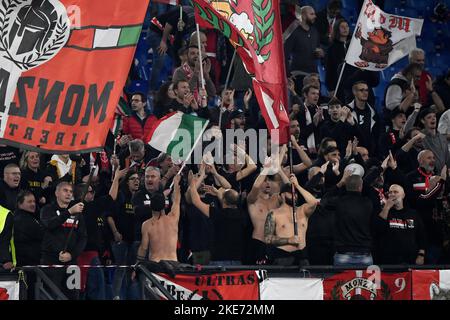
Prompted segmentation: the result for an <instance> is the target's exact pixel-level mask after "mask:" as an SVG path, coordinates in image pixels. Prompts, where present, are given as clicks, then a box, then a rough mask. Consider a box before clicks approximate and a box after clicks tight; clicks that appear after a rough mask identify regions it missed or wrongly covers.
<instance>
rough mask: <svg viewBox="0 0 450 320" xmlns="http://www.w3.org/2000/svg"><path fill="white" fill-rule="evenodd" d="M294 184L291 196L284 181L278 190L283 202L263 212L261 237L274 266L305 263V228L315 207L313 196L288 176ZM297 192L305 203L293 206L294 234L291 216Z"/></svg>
mask: <svg viewBox="0 0 450 320" xmlns="http://www.w3.org/2000/svg"><path fill="white" fill-rule="evenodd" d="M290 181H291V183H292V184H293V185H294V187H295V194H294V198H292V189H291V188H292V187H291V185H289V184H285V185H284V186H283V187H282V188H281V191H280V195H281V198H282V200H283V204H282V205H281V207H279V208H278V209H275V210H272V211H270V212H269V213H268V214H267V218H266V223H265V225H264V238H265V241H266V243H267V245H268V246H267V250H268V256H269V260H271V261H272V262H273V264H275V265H284V266H291V265H300V266H305V265H309V261H308V256H307V253H306V250H305V249H306V231H307V229H308V219H309V217H310V216H311V215H312V214H313V213H314V211H315V210H316V206H317V204H318V202H317V199H316V198H315V197H314V196H313V195H312V194H311V193H309V192H308V191H306V190H305V189H303V188H302V187H301V186H300V184H299V183H298V181H297V178H296V177H295V175H293V174H292V175H291V177H290ZM297 192H299V193H300V194H301V195H302V197H303V198H304V200H305V201H306V203H304V204H303V205H301V206H300V207H298V208H295V207H294V208H295V215H296V221H297V235H295V232H294V228H295V225H294V217H293V212H292V211H293V210H292V207H293V206H295V203H296V201H297V198H298V195H297Z"/></svg>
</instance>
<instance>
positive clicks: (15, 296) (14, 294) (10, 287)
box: [0, 281, 20, 301]
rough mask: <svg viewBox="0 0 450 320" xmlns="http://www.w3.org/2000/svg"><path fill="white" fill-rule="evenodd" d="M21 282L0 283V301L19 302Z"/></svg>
mask: <svg viewBox="0 0 450 320" xmlns="http://www.w3.org/2000/svg"><path fill="white" fill-rule="evenodd" d="M19 290H20V286H19V282H17V281H0V301H1V300H19Z"/></svg>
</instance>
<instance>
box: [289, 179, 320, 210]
mask: <svg viewBox="0 0 450 320" xmlns="http://www.w3.org/2000/svg"><path fill="white" fill-rule="evenodd" d="M290 180H291V183H292V184H293V185H294V187H295V188H296V189H297V190H298V192H300V194H301V195H302V197H303V199H305V201H306V203H305V204H304V206H305V207H304V208H305V215H306V216H307V217H308V218H309V217H310V216H311V215H312V214H313V213H314V211H315V210H316V207H317V199H316V197H314V196H313V195H312V194H311V193H310V192H308V191H307V190H305V189H303V188H302V186H301V185H300V184H299V183H298V180H297V177H296V176H295V174H291V178H290Z"/></svg>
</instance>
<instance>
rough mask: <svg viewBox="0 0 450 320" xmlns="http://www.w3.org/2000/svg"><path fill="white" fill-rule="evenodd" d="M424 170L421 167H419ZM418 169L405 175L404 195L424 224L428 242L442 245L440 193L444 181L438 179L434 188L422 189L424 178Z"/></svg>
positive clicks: (443, 188) (443, 187)
mask: <svg viewBox="0 0 450 320" xmlns="http://www.w3.org/2000/svg"><path fill="white" fill-rule="evenodd" d="M419 169H420V170H421V172H425V170H424V169H423V168H419ZM419 169H416V170H414V171H412V172H410V173H409V174H408V175H407V181H408V182H407V189H406V196H407V199H408V203H409V204H410V206H411V207H412V208H413V209H415V210H416V211H417V212H418V213H419V215H420V217H421V218H422V221H423V223H424V225H425V230H426V233H427V239H428V241H429V243H430V244H435V245H439V246H441V245H442V242H443V240H444V239H443V232H442V231H443V224H444V219H443V216H442V212H443V210H442V209H443V208H441V206H442V201H441V199H440V195H441V193H442V191H443V190H445V189H446V184H445V181H443V180H440V181H439V182H438V183H437V185H436V186H435V187H434V188H428V189H427V190H424V187H425V186H426V178H425V177H424V175H423V174H421V173H420V171H419Z"/></svg>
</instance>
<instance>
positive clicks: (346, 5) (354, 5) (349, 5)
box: [342, 0, 358, 10]
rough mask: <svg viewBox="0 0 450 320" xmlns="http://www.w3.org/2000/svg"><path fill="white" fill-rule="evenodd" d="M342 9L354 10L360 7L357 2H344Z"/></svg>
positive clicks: (350, 0)
mask: <svg viewBox="0 0 450 320" xmlns="http://www.w3.org/2000/svg"><path fill="white" fill-rule="evenodd" d="M342 7H343V8H346V9H354V10H356V8H357V7H358V1H357V0H342Z"/></svg>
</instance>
